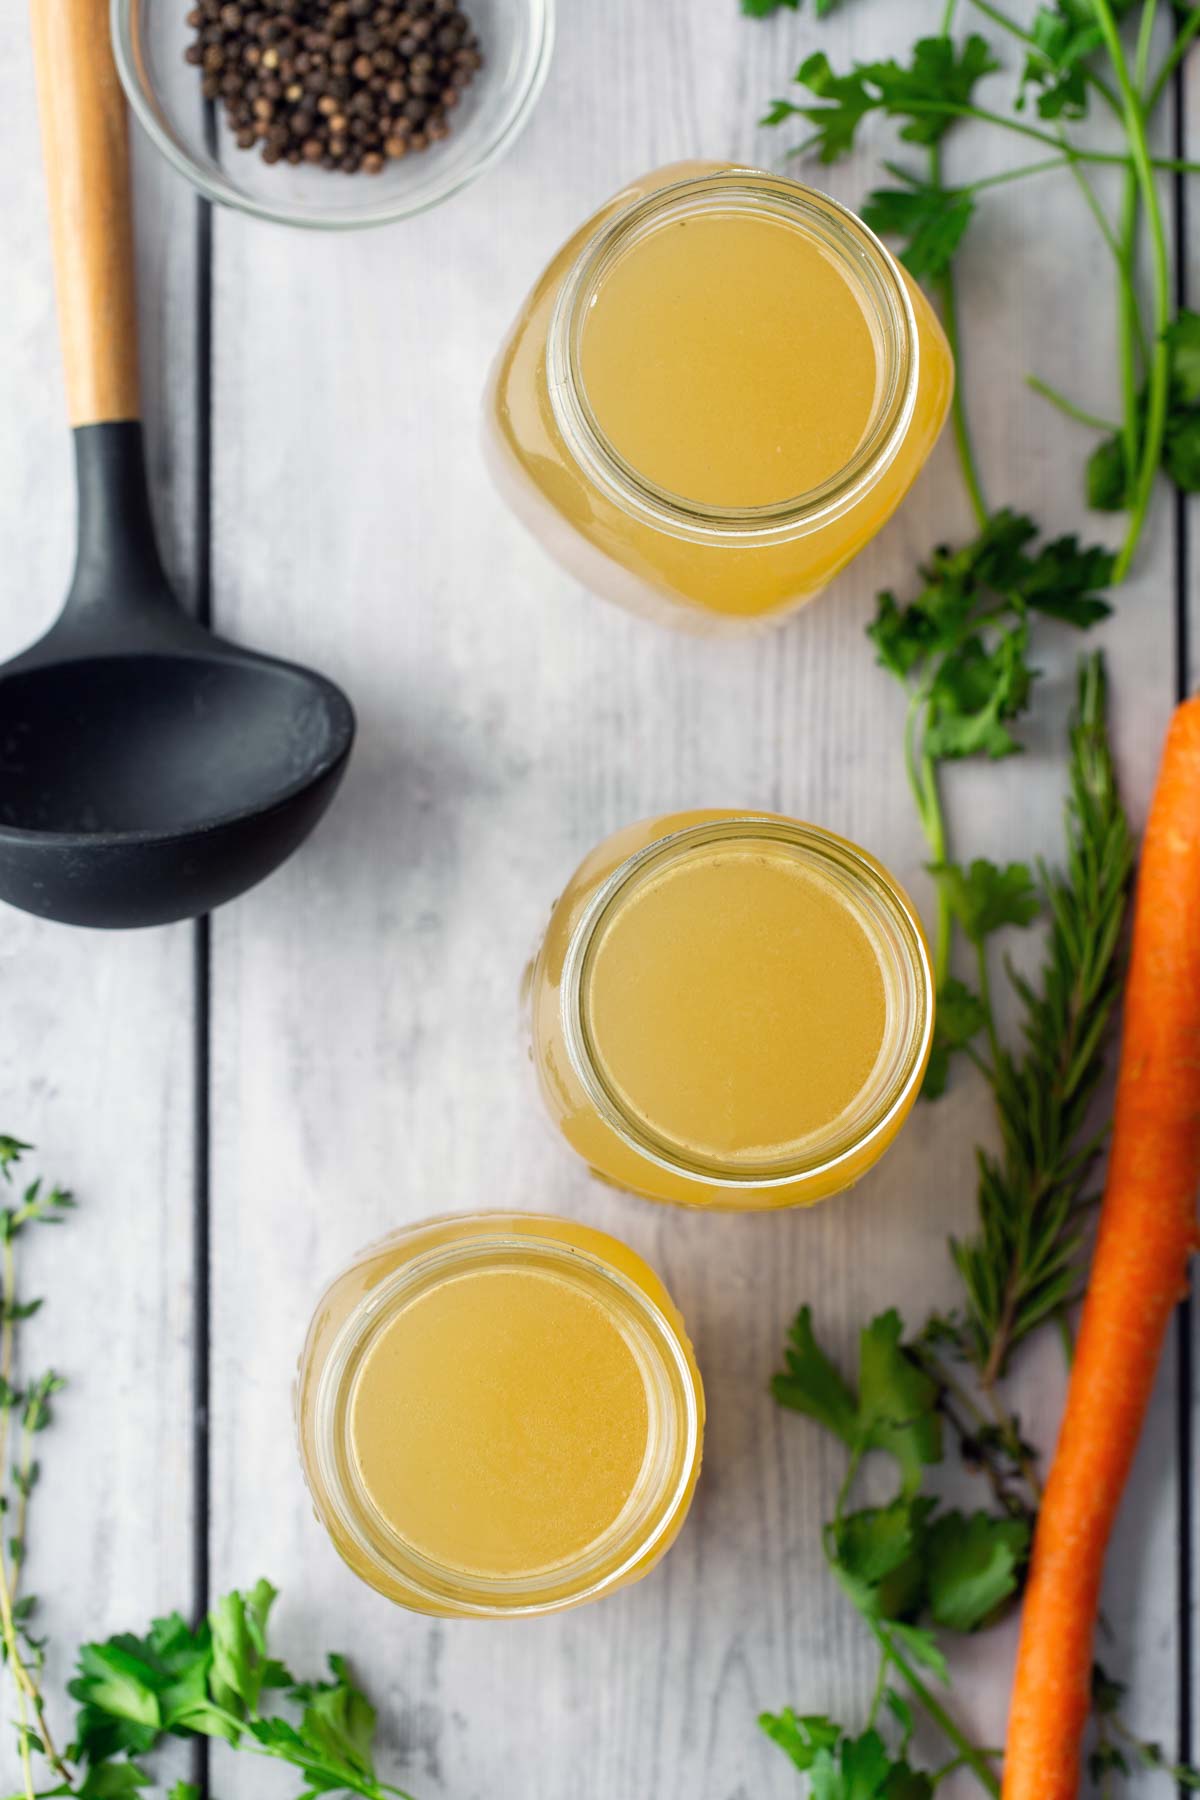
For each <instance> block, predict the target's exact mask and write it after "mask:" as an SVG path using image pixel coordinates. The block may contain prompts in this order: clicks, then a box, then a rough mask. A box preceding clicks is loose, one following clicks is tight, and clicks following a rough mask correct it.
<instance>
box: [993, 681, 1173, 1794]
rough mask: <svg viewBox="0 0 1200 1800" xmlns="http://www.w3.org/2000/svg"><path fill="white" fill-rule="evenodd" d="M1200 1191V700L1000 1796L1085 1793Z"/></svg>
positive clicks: (1137, 990)
mask: <svg viewBox="0 0 1200 1800" xmlns="http://www.w3.org/2000/svg"><path fill="white" fill-rule="evenodd" d="M1198 1189H1200V698H1197V699H1194V700H1189V701H1186V702H1185V703H1184V704H1183V705H1182V706H1180V707H1179V708H1178V710H1177V711H1176V713H1175V717H1174V718H1173V720H1172V721H1171V728H1170V731H1169V732H1168V735H1167V742H1166V747H1165V749H1164V751H1163V760H1162V766H1161V768H1160V770H1159V776H1158V786H1157V788H1156V790H1155V794H1154V802H1153V805H1152V807H1151V810H1150V819H1149V823H1148V825H1147V827H1146V837H1145V842H1144V845H1143V849H1142V864H1141V872H1140V875H1139V877H1138V888H1137V905H1136V910H1135V913H1134V925H1133V949H1132V955H1131V958H1130V965H1129V975H1128V979H1127V982H1126V991H1125V1024H1124V1035H1123V1039H1122V1044H1121V1066H1120V1075H1119V1079H1118V1083H1117V1101H1116V1116H1115V1120H1114V1125H1113V1139H1112V1154H1111V1156H1110V1159H1109V1167H1108V1180H1107V1183H1106V1185H1105V1191H1104V1203H1103V1207H1102V1209H1101V1213H1100V1229H1099V1235H1098V1237H1097V1241H1096V1254H1095V1259H1094V1261H1093V1264H1092V1273H1091V1279H1090V1281H1089V1283H1088V1291H1087V1298H1086V1301H1085V1303H1084V1308H1083V1319H1082V1322H1081V1324H1080V1330H1079V1343H1078V1347H1077V1350H1076V1354H1075V1363H1074V1367H1073V1369H1072V1371H1071V1381H1070V1386H1069V1388H1068V1391H1067V1404H1066V1410H1065V1412H1064V1415H1063V1421H1062V1428H1061V1431H1060V1433H1059V1439H1058V1448H1057V1450H1056V1451H1055V1455H1054V1462H1053V1464H1052V1466H1051V1470H1050V1477H1049V1480H1048V1482H1047V1484H1046V1494H1045V1499H1044V1501H1043V1503H1042V1509H1041V1514H1040V1516H1039V1518H1038V1524H1037V1531H1036V1533H1035V1536H1034V1543H1033V1558H1032V1562H1031V1565H1030V1572H1029V1585H1028V1589H1027V1592H1026V1597H1025V1609H1024V1616H1023V1619H1022V1623H1021V1647H1020V1651H1019V1654H1018V1657H1017V1672H1016V1680H1015V1686H1014V1689H1013V1699H1012V1711H1011V1715H1010V1718H1009V1727H1008V1747H1007V1750H1006V1754H1005V1765H1004V1790H1003V1794H1004V1800H1075V1796H1076V1794H1077V1792H1078V1788H1079V1775H1080V1767H1079V1765H1080V1744H1081V1741H1082V1738H1083V1733H1084V1729H1085V1727H1086V1724H1087V1718H1088V1712H1089V1707H1090V1688H1091V1670H1092V1634H1093V1630H1094V1627H1095V1622H1096V1612H1097V1608H1098V1606H1099V1602H1100V1582H1101V1576H1102V1574H1103V1569H1104V1553H1105V1550H1106V1549H1107V1546H1108V1540H1109V1536H1110V1534H1111V1532H1112V1527H1113V1521H1114V1519H1115V1517H1116V1513H1117V1507H1118V1504H1119V1502H1120V1498H1121V1490H1122V1489H1123V1487H1124V1486H1125V1481H1126V1477H1127V1476H1128V1474H1129V1468H1130V1464H1131V1463H1132V1461H1133V1457H1134V1452H1135V1450H1136V1448H1137V1441H1138V1436H1139V1433H1140V1431H1141V1428H1142V1420H1143V1418H1144V1416H1145V1412H1146V1407H1147V1404H1148V1402H1149V1399H1150V1393H1151V1389H1152V1388H1153V1386H1154V1378H1155V1372H1156V1369H1157V1366H1158V1361H1159V1356H1160V1353H1161V1351H1162V1346H1163V1340H1164V1338H1165V1337H1166V1333H1167V1326H1168V1324H1169V1323H1170V1319H1171V1315H1172V1313H1173V1311H1174V1308H1175V1305H1176V1303H1177V1302H1178V1301H1179V1300H1180V1299H1181V1298H1182V1296H1183V1294H1184V1292H1185V1290H1186V1284H1187V1263H1188V1257H1189V1255H1190V1253H1191V1251H1192V1250H1193V1249H1195V1248H1196V1247H1197V1231H1196V1196H1197V1190H1198Z"/></svg>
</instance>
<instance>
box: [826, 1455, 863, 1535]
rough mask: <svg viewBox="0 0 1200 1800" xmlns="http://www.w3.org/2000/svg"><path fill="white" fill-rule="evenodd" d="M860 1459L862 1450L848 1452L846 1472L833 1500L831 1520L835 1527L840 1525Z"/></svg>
mask: <svg viewBox="0 0 1200 1800" xmlns="http://www.w3.org/2000/svg"><path fill="white" fill-rule="evenodd" d="M861 1461H862V1451H861V1450H852V1451H851V1452H850V1459H849V1461H848V1462H847V1464H846V1473H845V1474H844V1475H843V1476H842V1485H841V1487H839V1489H838V1492H837V1500H836V1501H835V1502H834V1508H833V1522H834V1525H835V1527H837V1526H840V1525H841V1523H842V1519H843V1517H844V1515H845V1511H846V1502H847V1500H848V1499H849V1498H850V1490H851V1488H852V1487H853V1486H854V1477H855V1476H856V1475H857V1474H858V1465H859V1463H860V1462H861Z"/></svg>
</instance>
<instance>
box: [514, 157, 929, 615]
mask: <svg viewBox="0 0 1200 1800" xmlns="http://www.w3.org/2000/svg"><path fill="white" fill-rule="evenodd" d="M953 382H954V370H953V363H952V359H951V355H950V350H949V347H948V345H947V343H946V339H945V337H944V335H943V333H942V330H941V327H940V326H939V324H938V322H937V319H936V317H935V316H934V313H933V311H932V309H931V307H930V306H929V303H928V301H927V300H926V299H925V297H924V295H923V294H922V293H921V291H920V289H919V288H918V287H917V286H916V285H915V284H914V283H913V282H912V281H910V280H909V278H908V276H907V275H906V274H905V273H904V271H903V270H902V269H901V268H900V267H899V265H898V264H897V263H896V262H895V261H894V259H893V258H892V257H891V256H890V255H889V254H888V252H887V250H886V249H885V248H884V246H883V245H882V244H881V243H880V242H879V240H878V238H876V237H875V236H874V235H873V234H872V233H871V232H870V231H868V229H867V227H866V226H865V225H864V224H863V223H862V221H861V220H860V219H858V218H856V217H855V216H854V214H853V213H851V212H849V211H847V210H846V208H845V207H843V206H840V205H839V204H838V203H837V202H836V201H834V200H831V199H829V198H828V197H827V196H825V195H824V194H819V193H817V192H815V191H814V190H813V189H811V188H806V187H803V186H801V185H800V183H798V182H795V181H788V180H785V179H784V178H783V177H781V176H776V175H769V174H765V173H763V172H761V171H759V170H755V169H742V168H729V167H724V166H722V165H719V164H681V165H676V166H674V167H672V168H667V169H662V170H659V171H657V172H656V173H655V174H652V175H648V176H646V177H645V178H644V179H643V180H642V181H639V182H637V183H635V184H634V185H633V186H632V187H630V188H626V189H625V190H624V191H623V192H622V193H620V194H618V195H616V196H615V198H614V199H613V200H611V201H610V202H609V203H608V204H607V205H606V206H604V207H602V208H601V209H600V211H599V212H598V213H597V214H596V215H595V216H594V217H593V218H591V219H589V220H588V222H587V223H586V224H585V225H584V226H582V228H581V229H580V230H579V231H578V232H577V233H576V234H575V236H574V237H573V238H572V239H571V240H570V241H569V242H568V243H567V244H566V245H564V247H563V248H562V250H561V251H560V252H559V253H558V255H557V256H556V257H555V258H554V260H553V261H552V262H551V264H550V266H549V267H548V268H547V269H546V271H545V273H544V274H543V275H542V276H541V277H540V278H539V280H538V282H537V285H536V286H535V287H534V289H533V292H532V294H531V295H530V297H529V299H528V301H527V302H526V305H525V307H524V309H523V311H522V313H521V315H520V317H519V318H518V320H517V322H516V324H515V326H514V328H513V330H512V332H511V334H510V336H509V338H508V340H507V342H506V343H505V345H504V347H503V348H502V350H501V352H500V355H499V358H498V361H497V364H496V367H495V369H494V371H493V375H492V380H491V386H490V391H489V398H488V404H487V412H486V432H485V438H486V443H487V447H488V450H489V461H490V463H491V466H492V468H493V471H494V474H495V476H496V479H497V481H498V483H499V485H500V488H501V491H502V492H503V493H504V494H505V496H506V497H507V498H508V499H509V501H510V504H511V505H512V506H513V508H514V510H515V511H516V512H517V514H518V515H519V516H520V517H521V518H522V519H523V520H524V521H525V522H526V524H527V525H528V526H529V527H530V528H531V529H532V530H533V531H534V532H535V533H536V535H537V536H538V537H539V538H540V539H541V541H542V542H543V544H544V545H545V547H546V549H547V550H548V551H549V552H550V553H551V554H552V555H553V556H554V557H556V558H557V560H558V561H559V562H560V563H561V564H562V565H563V566H564V567H565V568H566V569H568V570H569V571H570V573H571V574H572V575H574V576H576V577H577V578H578V579H579V580H581V581H583V582H584V583H585V584H586V585H588V586H590V587H591V588H593V589H595V590H596V591H597V592H599V593H601V594H604V595H606V596H607V597H609V598H610V599H613V600H617V601H620V602H622V603H624V604H626V605H628V606H630V607H632V608H634V609H635V610H638V611H642V612H649V613H651V614H653V615H655V616H657V617H660V618H665V619H668V620H670V621H672V622H674V623H679V624H685V625H689V626H691V627H693V628H699V629H711V628H713V627H718V626H732V625H740V626H745V625H748V624H751V623H754V622H760V623H761V622H766V621H771V620H777V619H780V618H782V617H783V616H785V615H786V614H787V613H789V612H790V611H792V610H793V609H794V608H795V607H797V606H800V605H802V604H803V603H804V602H805V601H807V600H811V599H812V598H813V597H814V595H816V594H818V593H819V592H820V591H821V589H822V588H824V587H825V586H826V584H827V583H828V582H829V581H830V580H832V578H833V577H834V576H835V575H837V574H838V572H839V571H840V570H841V569H843V568H845V566H846V564H847V563H848V562H849V561H850V560H851V558H852V557H853V556H855V555H856V554H857V552H858V551H859V550H861V549H862V548H863V546H864V544H866V543H867V542H869V540H870V539H871V538H872V537H874V535H875V533H876V532H877V531H879V529H880V527H881V526H882V525H883V524H884V523H885V522H886V520H887V519H888V518H890V516H891V514H892V513H893V512H894V511H895V509H896V507H897V506H898V505H899V504H900V501H901V500H902V499H903V498H904V495H905V494H906V493H907V491H908V489H909V488H910V487H911V485H912V483H913V481H914V480H915V479H916V477H917V475H918V473H919V472H920V470H921V468H922V467H923V465H924V463H925V461H926V459H927V458H928V456H929V454H930V451H931V450H932V448H933V445H934V443H935V441H936V439H937V436H938V434H939V432H940V431H941V428H942V425H943V424H944V422H945V419H946V414H947V412H948V410H949V405H950V400H951V395H952V391H953Z"/></svg>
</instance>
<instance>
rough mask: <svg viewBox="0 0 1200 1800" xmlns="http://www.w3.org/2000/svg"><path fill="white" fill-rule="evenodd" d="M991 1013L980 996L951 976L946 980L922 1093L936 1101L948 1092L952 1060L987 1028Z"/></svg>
mask: <svg viewBox="0 0 1200 1800" xmlns="http://www.w3.org/2000/svg"><path fill="white" fill-rule="evenodd" d="M986 1023H987V1013H986V1012H985V1010H984V1005H983V1001H982V1000H981V999H980V998H979V995H978V994H976V993H973V992H972V990H971V989H970V988H969V987H968V986H967V985H966V983H965V982H962V981H959V980H958V978H957V976H954V975H951V976H950V977H949V979H948V980H946V981H945V982H943V983H942V987H941V991H940V992H939V994H938V1002H937V1010H936V1012H935V1014H934V1027H933V1048H932V1050H931V1051H930V1053H929V1066H928V1068H927V1069H926V1071H925V1081H924V1084H923V1085H922V1088H921V1092H922V1094H923V1095H924V1096H925V1098H926V1099H927V1100H936V1099H938V1098H939V1097H940V1095H942V1094H944V1093H945V1091H946V1082H947V1080H948V1078H949V1073H950V1062H951V1059H952V1058H953V1057H954V1056H955V1055H956V1054H957V1053H958V1051H960V1050H965V1049H966V1047H967V1045H968V1044H969V1043H970V1042H971V1040H972V1039H973V1038H974V1037H976V1036H977V1034H978V1033H979V1032H980V1031H982V1030H983V1027H984V1025H985V1024H986Z"/></svg>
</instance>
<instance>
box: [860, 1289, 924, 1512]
mask: <svg viewBox="0 0 1200 1800" xmlns="http://www.w3.org/2000/svg"><path fill="white" fill-rule="evenodd" d="M903 1332H904V1326H903V1324H902V1323H901V1319H900V1315H899V1313H898V1312H896V1311H895V1310H894V1309H892V1310H890V1311H888V1312H886V1313H882V1314H880V1316H879V1317H878V1318H876V1319H872V1321H871V1323H870V1324H869V1325H868V1326H867V1328H866V1330H865V1331H864V1332H863V1333H862V1335H861V1338H860V1340H859V1432H860V1442H861V1444H862V1447H863V1448H864V1449H867V1450H885V1451H887V1453H888V1454H889V1455H890V1456H893V1457H895V1459H896V1461H897V1462H898V1463H899V1465H900V1473H901V1491H902V1492H903V1493H905V1494H912V1493H915V1492H916V1490H917V1488H918V1487H919V1486H920V1484H921V1471H922V1469H923V1468H924V1467H925V1466H926V1465H928V1464H930V1463H936V1462H940V1461H941V1457H942V1429H941V1419H940V1418H939V1416H938V1413H937V1388H936V1387H935V1385H934V1383H933V1382H932V1381H931V1380H930V1379H929V1376H928V1375H926V1373H925V1371H924V1370H923V1369H920V1368H918V1366H917V1364H916V1363H915V1362H914V1361H913V1360H912V1358H911V1357H910V1356H909V1355H908V1354H907V1353H906V1351H905V1349H904V1347H903V1344H902V1342H901V1338H902V1336H903Z"/></svg>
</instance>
